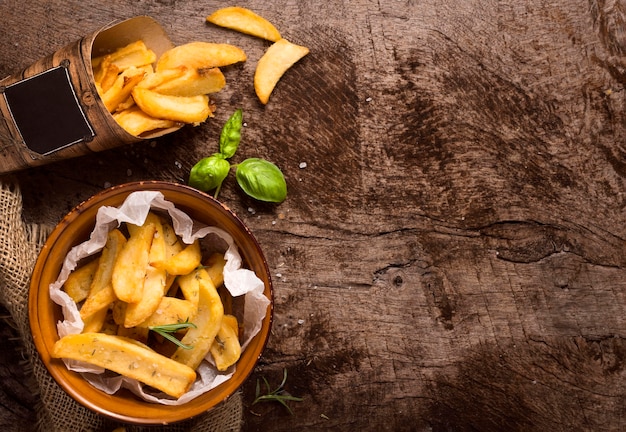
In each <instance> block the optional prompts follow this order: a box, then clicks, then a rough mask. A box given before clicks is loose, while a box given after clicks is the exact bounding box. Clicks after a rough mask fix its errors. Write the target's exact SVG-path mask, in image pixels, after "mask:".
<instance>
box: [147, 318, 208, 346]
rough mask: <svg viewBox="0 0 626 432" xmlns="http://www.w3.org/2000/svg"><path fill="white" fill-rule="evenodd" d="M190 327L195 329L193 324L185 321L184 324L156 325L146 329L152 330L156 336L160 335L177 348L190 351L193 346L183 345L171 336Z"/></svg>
mask: <svg viewBox="0 0 626 432" xmlns="http://www.w3.org/2000/svg"><path fill="white" fill-rule="evenodd" d="M190 327H193V328H197V327H196V325H195V324H194V323H191V322H188V321H185V322H181V323H175V324H163V325H158V326H149V327H148V329H150V330H152V331H153V332H155V333H157V334H160V335H161V336H163V337H164V338H165V339H167V340H168V341H170V342H172V343H174V344H176V345H178V346H179V347H181V348H183V349H192V348H193V346H191V345H185V344H184V343H182V342H181V341H180V340H178V339H177V338H176V337H175V336H174V335H173V333H176V332H177V331H179V330H182V329H185V328H190Z"/></svg>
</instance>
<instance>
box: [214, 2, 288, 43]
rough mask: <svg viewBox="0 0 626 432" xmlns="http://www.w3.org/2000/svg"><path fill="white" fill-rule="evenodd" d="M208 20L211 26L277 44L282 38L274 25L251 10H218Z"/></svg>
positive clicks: (234, 7)
mask: <svg viewBox="0 0 626 432" xmlns="http://www.w3.org/2000/svg"><path fill="white" fill-rule="evenodd" d="M206 20H207V21H208V22H210V23H211V24H215V25H218V26H220V27H226V28H229V29H231V30H236V31H238V32H241V33H245V34H249V35H251V36H256V37H258V38H262V39H266V40H269V41H272V42H276V41H277V40H278V39H280V38H281V36H280V32H279V31H278V30H277V29H276V27H274V25H273V24H272V23H271V22H269V21H268V20H266V19H265V18H263V17H262V16H260V15H258V14H256V13H254V12H252V11H251V10H250V9H246V8H242V7H238V6H232V7H226V8H222V9H218V10H217V11H215V12H213V13H212V14H211V15H209V16H208V17H207V18H206Z"/></svg>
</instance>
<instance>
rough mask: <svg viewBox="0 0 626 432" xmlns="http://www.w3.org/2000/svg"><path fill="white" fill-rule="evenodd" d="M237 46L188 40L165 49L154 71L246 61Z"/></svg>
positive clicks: (225, 64) (242, 52)
mask: <svg viewBox="0 0 626 432" xmlns="http://www.w3.org/2000/svg"><path fill="white" fill-rule="evenodd" d="M246 58H247V57H246V53H245V52H244V51H243V50H242V49H241V48H239V47H236V46H234V45H230V44H225V43H212V42H189V43H186V44H183V45H178V46H176V47H174V48H171V49H169V50H167V51H165V52H164V53H163V54H162V55H161V57H159V60H158V61H157V64H156V71H157V72H159V71H162V70H165V69H173V68H177V67H180V66H186V67H187V68H190V69H210V68H215V67H222V66H228V65H232V64H235V63H239V62H244V61H246Z"/></svg>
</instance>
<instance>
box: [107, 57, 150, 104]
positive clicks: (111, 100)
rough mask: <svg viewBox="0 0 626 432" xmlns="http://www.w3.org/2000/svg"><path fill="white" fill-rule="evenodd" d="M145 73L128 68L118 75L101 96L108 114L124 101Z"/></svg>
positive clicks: (137, 69)
mask: <svg viewBox="0 0 626 432" xmlns="http://www.w3.org/2000/svg"><path fill="white" fill-rule="evenodd" d="M145 74H146V73H145V71H144V70H142V69H139V68H135V67H133V68H129V69H126V70H125V71H124V72H122V73H121V74H119V75H118V76H117V78H116V79H115V82H114V83H113V85H112V86H111V87H110V88H109V89H108V90H106V91H104V93H103V94H102V95H101V97H102V102H104V105H105V106H106V108H107V110H108V111H109V112H111V113H112V112H114V111H115V110H116V109H117V107H118V105H120V104H121V103H123V102H124V101H126V99H128V97H129V96H130V94H131V92H132V90H133V88H134V87H135V86H136V85H137V84H139V82H140V81H141V80H142V79H143V77H144V76H145Z"/></svg>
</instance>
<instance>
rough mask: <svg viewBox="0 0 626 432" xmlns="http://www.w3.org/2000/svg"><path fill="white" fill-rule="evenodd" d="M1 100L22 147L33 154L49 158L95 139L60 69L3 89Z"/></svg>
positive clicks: (64, 69) (56, 68)
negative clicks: (4, 100)
mask: <svg viewBox="0 0 626 432" xmlns="http://www.w3.org/2000/svg"><path fill="white" fill-rule="evenodd" d="M4 97H5V98H6V103H7V106H8V108H9V111H10V112H11V116H12V117H13V121H14V122H15V125H16V126H17V129H18V131H19V133H20V135H21V137H22V139H23V140H24V144H25V145H26V147H28V148H29V149H30V150H31V151H33V152H35V153H39V154H41V155H44V156H45V155H49V154H51V153H54V152H56V151H58V150H61V149H63V148H66V147H69V146H71V145H73V144H77V143H80V142H83V141H91V140H92V139H93V138H94V136H95V133H94V130H93V128H92V127H91V125H90V124H89V122H88V121H87V117H86V116H85V113H84V112H83V109H82V107H81V105H80V103H79V102H78V98H77V96H76V92H75V91H74V88H73V87H72V82H71V81H70V75H69V72H68V70H67V67H64V65H61V66H58V67H55V68H53V69H50V70H47V71H45V72H42V73H40V74H38V75H34V76H32V77H30V78H27V79H25V80H23V81H19V82H17V83H15V84H11V85H9V86H7V87H6V88H5V89H4Z"/></svg>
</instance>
